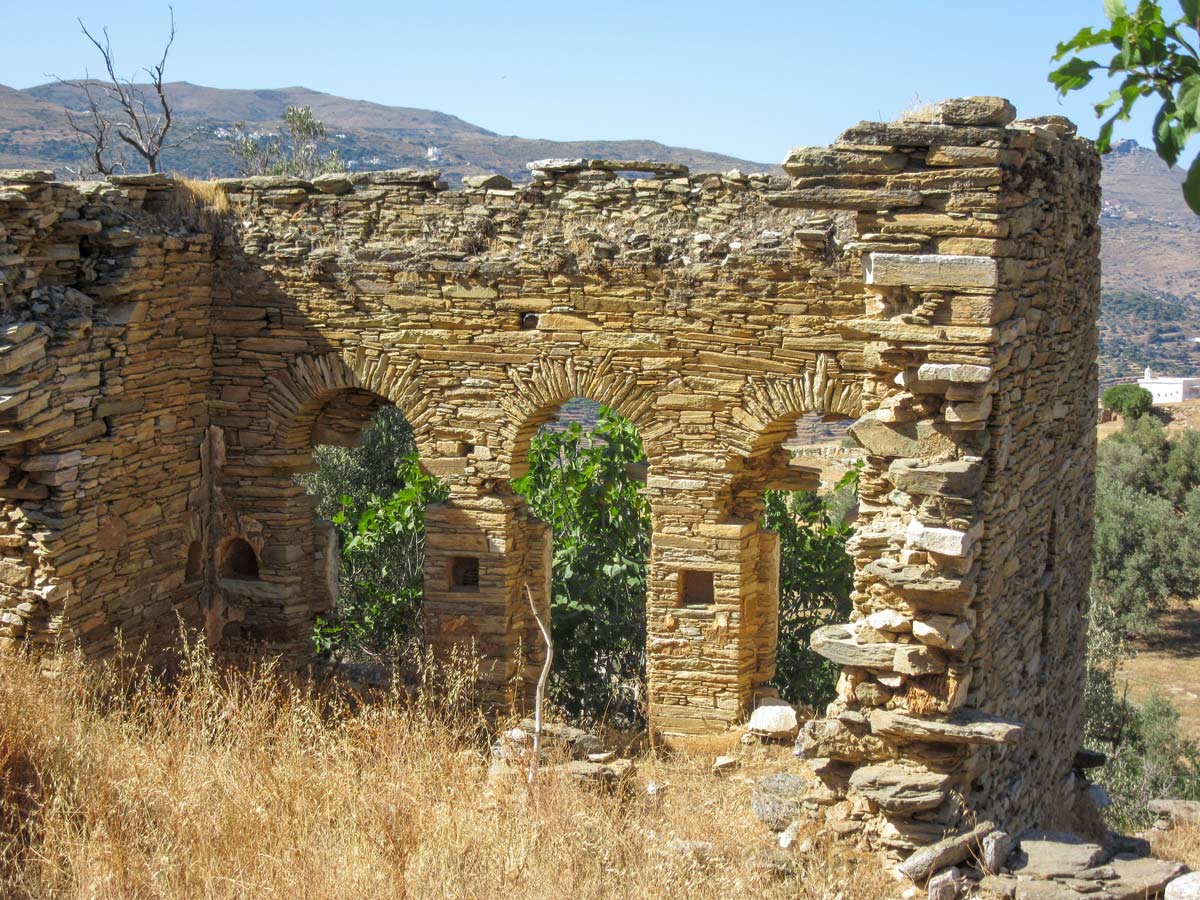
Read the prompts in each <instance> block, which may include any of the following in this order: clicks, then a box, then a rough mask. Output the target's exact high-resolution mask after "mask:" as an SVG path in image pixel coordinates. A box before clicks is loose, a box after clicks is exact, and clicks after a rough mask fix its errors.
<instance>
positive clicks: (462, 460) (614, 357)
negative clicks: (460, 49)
mask: <svg viewBox="0 0 1200 900" xmlns="http://www.w3.org/2000/svg"><path fill="white" fill-rule="evenodd" d="M783 168H784V171H785V172H786V175H755V174H751V175H745V174H742V173H739V172H728V173H724V174H703V175H692V174H689V173H688V172H687V171H686V170H685V169H684V168H683V167H681V166H677V165H663V164H653V163H646V162H643V161H636V160H583V159H575V160H548V161H542V162H540V163H535V164H532V165H531V181H530V183H528V184H525V185H519V186H513V185H512V184H510V183H509V182H508V181H507V180H506V179H503V178H499V177H496V176H486V177H482V178H478V179H469V180H468V181H467V182H466V183H465V184H464V187H463V189H462V190H460V191H448V190H446V189H445V186H444V185H443V184H442V183H441V182H440V181H439V176H438V173H437V172H433V171H418V170H401V171H395V172H374V173H362V174H357V173H356V174H333V175H323V176H320V177H318V178H315V179H313V180H311V181H305V180H298V179H290V178H273V177H259V178H246V179H236V180H226V181H222V182H219V183H217V185H216V190H217V191H219V195H220V197H221V199H222V201H223V202H222V203H214V204H210V206H211V208H199V209H198V204H197V202H196V195H195V194H194V192H193V189H192V188H189V187H188V186H187V185H185V184H176V183H174V182H172V181H171V180H170V179H169V178H164V177H161V176H136V177H117V178H112V179H110V180H109V182H107V183H89V184H64V183H59V182H55V181H53V179H52V176H51V175H50V174H49V173H44V172H6V173H2V174H0V301H2V303H3V317H4V320H3V322H4V324H3V330H2V332H0V340H2V344H0V377H2V378H3V386H4V389H3V391H0V416H3V422H2V428H0V498H2V499H3V502H4V529H3V533H2V534H0V553H2V557H0V642H2V643H3V644H4V645H6V646H10V647H12V646H17V645H22V644H24V645H32V646H36V647H41V648H46V647H51V646H56V645H78V646H79V647H80V648H81V649H82V650H83V651H84V652H85V653H86V654H89V655H91V656H94V657H104V656H106V655H108V654H111V653H113V652H114V651H115V650H116V648H117V646H118V642H119V641H124V642H125V643H126V645H129V646H134V645H144V646H145V648H146V653H147V654H148V658H152V657H153V654H154V653H155V652H156V651H157V650H161V649H162V648H164V647H165V646H167V645H168V644H169V643H170V642H171V640H172V638H173V635H174V634H175V633H176V630H177V624H176V623H177V619H179V618H181V619H182V620H183V621H184V622H185V623H187V624H189V625H191V626H194V627H198V628H204V629H205V631H206V633H207V635H208V638H209V642H210V644H211V645H212V646H214V647H216V648H218V649H220V650H221V651H222V652H226V653H230V654H238V653H244V654H251V653H254V654H260V653H271V654H282V655H283V656H284V657H285V658H287V659H290V660H293V661H296V662H302V661H303V660H304V659H305V658H306V657H307V654H308V648H309V644H310V634H311V630H312V624H313V621H314V618H315V617H316V616H317V615H318V614H319V613H320V612H322V611H323V610H326V609H328V608H329V607H330V605H331V604H332V603H333V602H334V597H335V589H336V580H337V547H336V537H335V534H334V532H333V530H332V527H331V526H330V525H329V524H328V523H323V522H320V521H318V520H317V519H316V518H315V516H314V513H313V508H312V503H311V501H310V499H309V498H308V497H307V496H306V495H305V493H304V491H303V489H302V488H300V487H299V486H298V485H297V484H296V482H295V480H294V476H295V475H296V474H297V473H300V472H304V471H307V470H309V469H310V468H311V467H312V465H313V463H312V455H311V451H312V448H313V446H314V445H316V444H324V443H333V444H352V443H353V442H354V440H355V439H356V436H357V434H358V432H359V431H360V430H361V428H362V427H363V426H364V424H365V423H366V422H368V421H369V419H370V417H371V416H372V414H373V413H374V412H375V411H376V410H377V409H378V408H379V407H380V406H381V405H384V404H394V405H396V406H398V407H399V408H400V409H401V410H402V411H403V412H404V414H405V416H406V417H407V418H408V420H409V422H410V423H411V424H412V426H413V429H414V432H415V435H416V441H417V445H418V448H419V451H420V455H421V459H422V465H423V466H424V467H425V468H426V469H427V470H428V471H429V472H431V473H434V474H436V475H438V476H440V477H441V478H443V479H445V481H446V482H447V484H448V486H449V500H448V501H446V502H445V503H441V504H436V505H434V506H432V507H430V508H429V509H428V510H427V513H426V517H425V523H426V526H425V527H426V538H425V540H426V548H427V553H426V560H425V600H424V613H425V630H426V635H427V639H428V641H429V643H430V645H431V646H432V647H433V648H434V649H436V650H440V651H447V650H449V649H451V648H452V647H455V646H457V645H462V644H473V645H474V646H475V648H476V649H477V651H478V652H479V653H480V654H481V655H482V657H483V659H484V663H485V664H484V668H483V672H482V676H481V677H482V681H483V685H484V688H485V693H486V694H487V696H488V698H489V699H490V700H491V701H493V702H496V703H501V704H509V703H513V702H520V701H521V699H522V698H523V697H525V696H526V695H527V694H528V692H529V691H530V689H531V687H532V685H533V683H534V681H535V680H536V673H537V671H538V667H539V665H540V662H541V660H540V657H539V655H538V651H537V648H538V647H539V646H540V642H539V641H538V640H537V636H536V632H535V627H536V626H535V624H534V621H533V617H532V615H531V614H530V611H529V607H528V604H527V602H526V600H525V594H524V591H525V589H526V586H528V588H529V590H530V591H531V593H532V595H533V597H534V600H535V603H536V604H538V606H539V608H540V609H541V610H542V611H543V612H545V611H546V609H547V606H548V585H549V580H550V549H551V547H550V536H549V533H548V531H547V528H546V526H545V525H544V524H542V523H540V522H538V521H536V520H535V519H534V518H533V517H532V516H531V515H530V514H529V513H528V511H527V509H526V507H525V504H524V502H523V501H522V499H521V498H520V497H519V496H517V495H516V494H514V492H513V491H512V489H511V486H510V481H511V479H512V478H514V477H516V476H519V475H521V474H522V473H523V472H524V471H525V470H526V467H527V455H528V448H529V443H530V440H531V438H532V436H533V435H534V434H535V432H536V431H537V429H538V428H539V426H541V425H542V424H543V423H545V422H546V421H548V420H549V419H550V418H551V417H552V416H553V414H554V411H555V409H556V408H557V406H558V405H559V404H561V403H562V402H563V401H565V400H567V399H569V398H571V397H575V396H582V397H587V398H590V399H592V400H596V401H600V402H603V403H606V404H609V405H611V406H613V407H614V408H615V409H616V410H617V411H618V412H620V413H621V414H623V415H624V416H626V417H627V418H629V419H630V420H631V421H632V422H633V423H634V424H635V425H636V426H637V427H638V429H639V430H640V434H641V437H642V439H643V442H644V444H645V448H646V452H647V456H648V467H647V475H646V486H645V492H646V494H647V496H648V498H649V500H650V503H651V506H652V511H653V534H652V540H651V553H650V560H649V598H648V616H649V621H648V629H649V638H648V645H647V654H648V679H649V710H650V719H651V725H652V727H653V728H654V729H656V730H657V731H658V732H661V733H668V734H670V733H675V734H696V733H703V732H712V731H718V730H722V729H726V728H728V727H729V726H731V725H732V724H734V723H736V722H738V721H741V720H743V719H744V717H745V716H746V715H747V714H748V713H749V712H750V711H751V707H752V705H753V699H754V697H755V696H756V693H758V692H759V691H760V689H761V688H762V687H763V686H764V685H766V683H767V682H768V681H769V680H770V679H771V677H772V676H773V674H774V671H775V658H776V640H777V630H778V615H779V613H778V593H779V592H778V570H779V557H778V553H779V545H778V541H777V538H776V536H775V535H774V534H772V533H770V532H768V531H767V530H765V528H764V527H763V525H762V515H761V514H762V509H763V491H764V490H766V489H769V488H777V489H802V488H810V489H811V488H815V487H816V485H817V475H816V472H815V470H813V469H810V468H806V467H805V466H804V465H803V461H804V460H803V457H793V456H792V454H791V453H789V452H787V451H786V450H785V449H784V448H783V443H784V441H785V440H786V439H787V438H788V437H789V435H790V433H791V432H792V429H793V427H794V424H795V422H796V420H797V419H798V418H799V417H801V416H803V415H805V414H810V413H816V414H820V415H823V416H827V417H833V418H851V419H856V420H857V421H856V423H855V424H854V426H853V428H852V432H851V433H852V434H853V436H854V438H855V440H856V441H857V442H858V444H859V445H860V447H861V448H862V450H863V451H864V452H865V454H866V468H865V470H864V472H863V474H862V479H861V506H860V514H859V518H858V522H857V526H856V528H857V531H856V534H855V536H854V538H853V539H852V541H851V543H850V547H849V549H850V552H851V553H852V554H853V556H854V558H855V566H856V573H855V592H854V595H853V599H854V614H853V621H852V622H849V623H844V624H841V625H838V626H836V627H831V628H827V629H825V630H823V631H822V632H820V633H819V634H818V635H817V636H816V637H815V638H814V642H813V647H814V650H815V652H818V653H821V654H823V655H825V656H826V657H828V658H829V659H831V660H833V661H834V662H836V663H838V664H839V665H841V666H842V676H841V680H840V682H839V685H838V699H837V700H836V702H834V703H833V705H832V706H831V707H830V708H829V709H828V710H827V711H826V712H827V715H826V716H825V717H824V718H821V719H818V720H816V721H813V722H810V723H808V724H807V725H805V726H804V728H803V729H802V730H801V732H800V736H799V738H798V741H799V744H798V746H799V748H800V752H801V754H802V755H803V756H804V758H805V759H806V760H807V761H808V762H809V764H810V765H811V768H812V770H813V772H814V773H815V775H816V780H815V781H813V782H812V783H808V782H806V790H808V791H810V796H809V797H807V799H806V801H805V802H808V801H812V802H814V803H815V804H817V805H818V806H825V807H828V808H829V809H830V810H832V809H835V808H836V809H837V810H839V812H838V814H837V815H838V816H841V817H842V818H841V819H840V821H842V822H844V823H848V827H849V828H851V829H854V830H857V831H858V832H861V833H862V834H863V835H864V836H865V838H866V839H868V840H869V842H870V843H871V844H873V845H875V846H881V847H885V848H890V849H892V850H894V851H897V852H901V853H906V852H909V851H911V850H914V849H916V848H920V847H922V846H926V845H929V844H933V843H936V842H938V841H940V840H942V839H943V838H944V837H945V836H946V835H947V834H957V833H962V832H964V831H965V830H966V824H965V823H967V822H968V821H984V820H990V821H995V822H997V823H1000V824H1001V825H1002V826H1003V827H1004V828H1005V829H1006V830H1007V831H1009V832H1011V833H1020V832H1021V831H1024V830H1025V829H1026V828H1028V827H1031V826H1033V825H1036V824H1037V823H1039V822H1040V821H1041V820H1042V819H1043V818H1044V817H1045V816H1046V814H1047V812H1048V811H1050V810H1054V809H1057V808H1061V807H1062V806H1063V804H1065V803H1068V802H1070V801H1071V800H1072V799H1073V793H1072V792H1073V788H1072V781H1071V778H1072V760H1073V759H1074V755H1075V752H1076V750H1077V749H1078V747H1079V742H1080V739H1081V732H1082V716H1083V704H1082V690H1083V658H1084V652H1083V651H1084V636H1085V629H1084V615H1085V613H1086V596H1087V591H1086V587H1087V579H1088V572H1089V562H1090V544H1091V540H1090V535H1091V506H1092V470H1093V457H1094V450H1095V447H1094V444H1095V437H1094V427H1093V426H1094V420H1095V409H1096V390H1097V388H1096V385H1097V376H1096V369H1095V354H1096V318H1097V305H1098V299H1099V263H1098V251H1099V234H1098V230H1097V216H1098V211H1099V187H1098V178H1099V162H1098V159H1097V157H1096V154H1095V152H1094V151H1093V149H1092V147H1091V145H1090V144H1089V143H1088V142H1087V141H1084V140H1081V139H1079V138H1077V137H1076V136H1075V131H1074V128H1073V127H1072V126H1071V125H1070V123H1068V122H1067V121H1066V120H1063V119H1060V118H1057V117H1048V118H1043V119H1031V120H1023V121H1015V113H1014V111H1013V109H1012V107H1011V106H1010V105H1009V104H1008V103H1007V102H1005V101H1003V100H999V99H996V98H971V99H968V100H962V101H949V102H947V103H946V104H941V105H938V106H935V107H931V108H927V109H926V110H924V111H922V112H921V113H919V114H915V115H913V116H910V117H909V118H908V119H906V120H902V121H899V122H892V123H869V122H865V123H861V124H859V125H857V126H855V127H853V128H851V129H849V130H848V131H846V132H845V133H844V134H843V135H842V136H841V137H840V138H839V139H838V141H837V142H836V143H835V144H834V145H833V146H831V147H828V148H801V149H798V150H795V151H793V152H792V153H791V154H790V155H789V157H788V158H787V160H786V161H785V163H784V167H783ZM226 205H227V206H228V207H229V211H228V212H220V211H219V210H220V209H221V208H222V207H224V206H226ZM199 206H200V207H203V206H204V204H199ZM214 209H215V210H218V211H214ZM765 715H766V714H764V716H765ZM776 715H777V714H776ZM786 724H788V727H789V728H790V727H791V726H790V723H786ZM773 727H774V726H773ZM784 824H786V823H784Z"/></svg>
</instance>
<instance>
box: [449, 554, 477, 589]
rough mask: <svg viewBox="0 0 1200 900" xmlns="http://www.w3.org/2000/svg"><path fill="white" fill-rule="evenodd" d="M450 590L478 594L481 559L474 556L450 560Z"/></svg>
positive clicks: (456, 557)
mask: <svg viewBox="0 0 1200 900" xmlns="http://www.w3.org/2000/svg"><path fill="white" fill-rule="evenodd" d="M450 590H452V591H457V592H471V593H474V592H478V590H479V559H478V558H477V557H474V556H454V557H451V559H450Z"/></svg>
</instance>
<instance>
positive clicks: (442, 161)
mask: <svg viewBox="0 0 1200 900" xmlns="http://www.w3.org/2000/svg"><path fill="white" fill-rule="evenodd" d="M167 89H168V91H169V92H170V93H169V96H170V97H171V98H172V100H173V103H174V112H175V115H176V122H177V126H176V127H177V128H179V132H180V133H185V132H189V133H192V134H193V135H194V137H195V140H192V141H190V142H189V143H188V144H187V145H186V146H184V147H181V148H179V149H174V150H169V151H167V152H165V153H164V156H163V161H162V162H163V169H164V170H166V171H177V172H180V173H182V174H185V175H189V176H191V177H198V178H210V177H218V176H224V175H234V174H236V169H235V164H234V161H233V159H232V157H230V155H229V154H228V152H227V138H228V136H229V134H230V129H231V128H232V127H233V126H234V124H235V123H239V122H241V123H244V124H245V125H246V127H247V128H248V129H249V130H250V131H251V132H258V133H271V132H274V131H276V130H278V128H279V117H280V115H281V114H282V113H283V111H284V110H285V109H286V108H287V107H288V106H309V107H310V108H311V109H312V111H313V114H314V115H315V116H316V117H317V118H318V119H321V120H322V121H324V122H325V124H326V126H327V130H328V132H329V137H330V143H331V145H332V146H334V147H336V148H337V149H338V151H339V152H340V153H341V154H342V157H343V159H345V160H346V161H347V162H348V163H349V164H350V165H351V168H354V169H360V170H362V169H388V168H402V167H407V166H418V167H422V168H437V169H439V170H441V171H442V172H443V175H444V176H445V177H446V178H447V180H448V181H449V182H450V183H451V184H456V183H458V182H459V181H460V180H461V179H462V178H463V177H464V176H466V175H472V174H483V173H490V172H498V173H500V174H503V175H506V176H508V177H509V178H512V179H513V180H514V181H516V180H521V179H524V178H526V177H527V175H528V172H527V170H526V163H528V162H531V161H533V160H536V159H545V158H548V157H568V158H570V157H592V158H609V159H655V160H659V161H663V162H679V163H684V164H685V165H687V166H689V168H691V169H692V171H693V172H705V171H708V172H714V171H715V172H720V171H728V170H729V169H733V168H737V169H741V170H742V171H769V172H776V173H778V172H780V171H781V169H780V167H779V166H775V165H768V164H764V163H757V162H752V161H750V160H745V159H739V158H737V157H733V156H727V155H725V154H720V153H710V152H707V151H704V150H696V149H692V148H687V147H671V146H668V145H665V144H661V143H659V142H657V141H649V140H580V141H551V140H543V139H532V138H522V137H517V136H514V135H502V134H499V133H497V132H494V131H490V130H488V129H486V128H482V127H480V126H478V125H474V124H472V123H470V122H467V121H465V120H464V119H461V118H459V117H457V116H454V115H451V114H449V113H443V112H439V111H437V110H428V109H420V108H417V107H405V106H388V105H385V104H381V103H375V102H373V101H369V100H354V99H348V98H345V97H339V96H337V95H336V94H329V93H325V92H322V91H317V90H313V89H311V88H306V87H302V86H291V87H283V88H263V89H228V88H212V87H206V86H204V85H195V84H191V83H189V82H172V83H170V84H168V85H167ZM78 101H79V93H78V91H76V90H75V89H73V88H72V87H71V86H69V85H64V84H62V83H58V82H51V83H48V84H43V85H37V86H35V87H31V88H26V89H23V90H18V89H16V88H10V87H5V86H3V85H0V168H54V169H56V170H57V171H58V172H59V173H60V174H64V175H65V174H66V166H67V165H69V164H70V163H71V162H72V161H74V160H77V159H79V158H80V155H81V154H80V150H79V147H78V145H77V144H76V142H75V139H74V137H73V135H72V133H71V131H70V129H69V128H68V127H67V125H66V111H67V110H68V109H70V108H72V106H73V104H78ZM1183 178H1184V173H1183V171H1182V170H1181V169H1178V168H1175V169H1171V168H1168V167H1167V166H1166V164H1165V163H1163V162H1162V161H1161V160H1160V159H1159V158H1158V156H1157V155H1156V154H1155V153H1154V152H1153V151H1151V150H1148V149H1146V148H1144V147H1140V146H1139V145H1138V144H1137V143H1136V142H1135V141H1122V142H1118V143H1117V144H1116V145H1115V147H1114V148H1113V152H1111V153H1109V154H1108V155H1106V156H1105V157H1104V168H1103V174H1102V178H1101V187H1102V193H1103V207H1102V210H1101V215H1100V224H1101V229H1102V251H1101V255H1102V264H1103V271H1104V282H1103V293H1104V298H1103V303H1102V311H1101V322H1100V342H1101V350H1100V366H1101V377H1102V379H1104V380H1105V381H1112V380H1115V379H1118V378H1122V377H1129V376H1132V375H1136V374H1138V373H1140V371H1141V369H1142V368H1144V367H1145V366H1146V365H1152V366H1153V367H1154V368H1155V369H1157V370H1159V371H1162V372H1164V373H1172V374H1191V373H1192V372H1196V371H1200V344H1196V343H1193V342H1192V341H1191V340H1190V339H1191V337H1194V336H1197V335H1200V266H1197V260H1198V259H1200V216H1196V215H1194V214H1193V213H1192V212H1191V210H1190V209H1188V207H1187V204H1186V203H1185V202H1184V200H1183V196H1182V193H1181V191H1180V185H1181V183H1182V181H1183Z"/></svg>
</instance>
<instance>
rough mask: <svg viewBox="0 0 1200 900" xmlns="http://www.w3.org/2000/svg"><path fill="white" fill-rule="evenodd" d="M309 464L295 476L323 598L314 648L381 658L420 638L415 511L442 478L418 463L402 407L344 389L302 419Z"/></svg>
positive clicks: (420, 550)
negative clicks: (325, 604)
mask: <svg viewBox="0 0 1200 900" xmlns="http://www.w3.org/2000/svg"><path fill="white" fill-rule="evenodd" d="M311 421H312V425H311V436H310V446H311V447H312V465H311V467H309V470H308V471H306V472H304V473H302V474H299V475H297V476H296V479H295V480H296V482H297V483H298V484H300V485H301V486H302V487H303V488H304V489H305V491H306V492H307V494H308V496H309V498H310V500H311V513H310V514H311V515H312V516H313V542H314V545H315V549H316V555H317V558H316V559H315V560H314V567H315V572H314V578H315V580H316V581H318V582H319V583H320V585H321V588H322V589H323V590H324V591H325V593H326V594H327V595H328V596H329V598H330V599H331V603H330V608H329V609H328V610H326V611H325V612H323V613H321V614H320V615H318V616H317V618H316V622H315V626H314V632H313V640H314V643H315V645H316V648H317V650H318V651H319V652H321V653H323V654H325V655H327V656H329V657H331V658H335V659H338V660H342V661H351V662H386V661H390V660H392V659H394V658H396V657H397V656H398V655H403V654H405V653H406V652H407V651H410V650H412V649H413V648H415V647H417V646H419V645H420V644H421V643H422V640H423V630H422V627H423V616H422V603H423V598H424V572H423V566H424V548H425V542H424V534H425V529H424V512H425V507H426V505H427V504H429V503H434V502H437V501H439V500H443V499H445V496H446V488H445V485H444V484H443V483H442V482H441V481H440V480H438V479H436V478H434V477H432V476H430V475H428V474H426V473H425V472H423V471H422V470H421V468H420V466H419V465H418V457H417V449H416V443H415V440H414V436H413V430H412V427H411V425H410V424H409V422H408V420H407V418H406V417H405V415H404V413H403V412H402V411H401V410H400V409H399V408H397V407H395V406H393V405H391V404H389V403H387V401H386V400H384V399H383V398H382V397H379V396H378V395H376V394H373V393H371V392H369V391H365V390H359V389H345V390H340V391H336V392H333V393H332V394H331V395H330V396H328V397H327V398H325V399H324V402H323V403H322V404H321V405H320V407H319V408H317V409H316V411H315V413H314V414H313V415H312V417H311Z"/></svg>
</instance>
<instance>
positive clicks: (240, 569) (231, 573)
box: [217, 537, 259, 581]
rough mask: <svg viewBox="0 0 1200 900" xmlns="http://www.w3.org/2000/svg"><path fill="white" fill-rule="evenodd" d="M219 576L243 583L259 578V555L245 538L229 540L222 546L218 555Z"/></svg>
mask: <svg viewBox="0 0 1200 900" xmlns="http://www.w3.org/2000/svg"><path fill="white" fill-rule="evenodd" d="M217 574H218V575H220V577H222V578H236V579H239V580H243V581H249V580H256V579H257V578H258V577H259V570H258V554H257V553H255V552H254V548H253V547H252V546H250V542H249V541H247V540H246V539H245V538H240V537H235V538H229V539H228V540H226V541H225V542H224V543H222V545H221V551H220V553H219V554H218V555H217Z"/></svg>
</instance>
